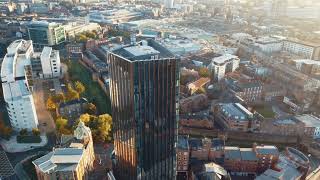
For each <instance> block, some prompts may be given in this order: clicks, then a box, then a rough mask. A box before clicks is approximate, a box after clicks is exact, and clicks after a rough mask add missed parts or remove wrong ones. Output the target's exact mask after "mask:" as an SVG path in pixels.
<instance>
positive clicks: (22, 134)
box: [19, 129, 28, 136]
mask: <svg viewBox="0 0 320 180" xmlns="http://www.w3.org/2000/svg"><path fill="white" fill-rule="evenodd" d="M19 134H20V136H26V135H28V130H27V129H21V130H20V132H19Z"/></svg>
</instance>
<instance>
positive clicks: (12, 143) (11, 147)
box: [0, 135, 48, 153]
mask: <svg viewBox="0 0 320 180" xmlns="http://www.w3.org/2000/svg"><path fill="white" fill-rule="evenodd" d="M40 137H41V142H40V143H18V142H17V136H12V137H11V138H10V139H9V141H7V140H4V139H2V140H1V141H0V144H1V146H2V148H3V149H4V150H5V151H6V152H9V153H16V152H25V151H29V150H32V149H34V148H38V147H43V146H45V145H46V144H47V143H48V139H47V136H45V135H43V136H40Z"/></svg>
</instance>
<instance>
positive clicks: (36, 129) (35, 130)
mask: <svg viewBox="0 0 320 180" xmlns="http://www.w3.org/2000/svg"><path fill="white" fill-rule="evenodd" d="M32 134H33V135H34V136H40V130H39V129H38V128H33V129H32Z"/></svg>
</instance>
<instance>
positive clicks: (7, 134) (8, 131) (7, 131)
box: [1, 127, 13, 140]
mask: <svg viewBox="0 0 320 180" xmlns="http://www.w3.org/2000/svg"><path fill="white" fill-rule="evenodd" d="M1 132H2V135H3V138H5V139H6V140H9V139H10V137H11V135H12V132H13V130H12V128H10V127H5V128H4V129H3V130H1Z"/></svg>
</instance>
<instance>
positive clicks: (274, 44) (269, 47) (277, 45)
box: [255, 36, 283, 53]
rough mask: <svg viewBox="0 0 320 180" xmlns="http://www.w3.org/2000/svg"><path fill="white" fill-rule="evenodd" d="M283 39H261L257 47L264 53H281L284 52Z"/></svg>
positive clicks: (266, 37) (257, 41)
mask: <svg viewBox="0 0 320 180" xmlns="http://www.w3.org/2000/svg"><path fill="white" fill-rule="evenodd" d="M282 44H283V43H282V39H281V38H275V37H269V36H265V37H260V38H258V39H257V40H256V43H255V45H256V46H257V47H258V48H259V49H260V50H261V51H262V52H264V53H274V52H280V51H281V50H282Z"/></svg>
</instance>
